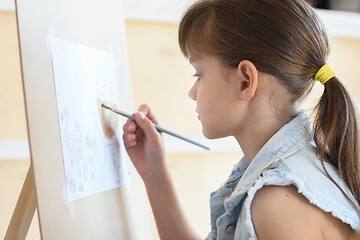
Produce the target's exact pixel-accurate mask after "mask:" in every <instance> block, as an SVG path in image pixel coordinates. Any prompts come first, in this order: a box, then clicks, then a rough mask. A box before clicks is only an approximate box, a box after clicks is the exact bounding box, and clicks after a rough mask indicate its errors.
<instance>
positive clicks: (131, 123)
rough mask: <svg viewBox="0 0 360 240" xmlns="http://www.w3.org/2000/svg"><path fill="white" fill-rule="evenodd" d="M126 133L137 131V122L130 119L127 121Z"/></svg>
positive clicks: (125, 125)
mask: <svg viewBox="0 0 360 240" xmlns="http://www.w3.org/2000/svg"><path fill="white" fill-rule="evenodd" d="M123 131H124V133H128V132H130V133H133V132H135V131H136V123H135V122H134V121H132V120H130V119H128V120H127V121H126V123H125V124H124V126H123Z"/></svg>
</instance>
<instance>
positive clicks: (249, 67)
mask: <svg viewBox="0 0 360 240" xmlns="http://www.w3.org/2000/svg"><path fill="white" fill-rule="evenodd" d="M237 70H238V74H239V76H240V86H239V88H240V89H239V92H240V96H241V99H242V100H245V101H249V100H251V99H252V98H253V97H254V95H255V92H256V89H257V87H258V80H259V75H258V70H257V69H256V67H255V65H254V64H253V63H252V62H250V61H248V60H243V61H241V62H240V63H239V65H238V69H237Z"/></svg>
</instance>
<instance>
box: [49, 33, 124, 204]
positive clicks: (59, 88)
mask: <svg viewBox="0 0 360 240" xmlns="http://www.w3.org/2000/svg"><path fill="white" fill-rule="evenodd" d="M51 51H52V60H53V71H54V80H55V90H56V99H57V107H58V116H59V126H60V135H61V144H62V152H63V160H64V171H65V180H66V186H67V191H68V198H69V199H68V200H69V201H73V200H76V199H79V198H82V197H86V196H90V195H92V194H96V193H99V192H103V191H106V190H110V189H113V188H116V187H118V186H120V185H121V184H123V183H124V182H125V181H126V174H125V167H124V159H123V157H122V154H123V150H122V145H121V142H120V141H121V137H119V136H121V132H119V131H121V128H118V127H117V125H119V123H118V119H112V120H111V122H108V119H107V121H104V120H103V119H104V116H100V115H101V114H100V113H99V109H98V99H99V98H101V99H103V100H104V101H107V102H112V103H118V92H117V84H116V72H115V65H114V58H113V55H112V54H111V53H108V52H104V51H101V50H97V49H94V48H89V47H86V46H82V45H79V44H75V43H71V42H68V41H65V40H62V39H58V38H55V37H52V39H51ZM110 117H111V116H110ZM105 118H107V116H105ZM105 120H106V119H105ZM104 124H105V125H106V129H110V130H111V131H108V132H107V133H106V132H104ZM109 132H110V133H111V134H109Z"/></svg>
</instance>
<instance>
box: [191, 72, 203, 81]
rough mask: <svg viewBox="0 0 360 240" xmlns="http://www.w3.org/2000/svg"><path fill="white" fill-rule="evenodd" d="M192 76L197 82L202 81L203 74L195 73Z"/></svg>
mask: <svg viewBox="0 0 360 240" xmlns="http://www.w3.org/2000/svg"><path fill="white" fill-rule="evenodd" d="M192 76H193V77H195V78H196V80H200V78H201V74H198V73H195V74H193V75H192Z"/></svg>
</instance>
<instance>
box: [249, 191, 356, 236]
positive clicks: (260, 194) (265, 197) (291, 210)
mask: <svg viewBox="0 0 360 240" xmlns="http://www.w3.org/2000/svg"><path fill="white" fill-rule="evenodd" d="M251 218H252V222H253V225H254V228H255V232H256V235H257V236H258V238H259V239H265V240H266V239H279V240H281V239H294V240H296V239H328V238H327V237H326V236H328V233H327V231H328V229H332V231H337V229H339V230H338V231H337V232H338V234H340V236H346V235H347V236H348V234H350V229H349V228H348V227H347V225H346V224H343V223H342V222H341V221H340V220H337V219H335V218H334V217H333V216H332V215H331V214H330V213H325V212H324V211H322V210H321V209H319V208H318V207H316V206H315V205H313V204H311V203H310V202H309V201H308V200H307V199H306V198H305V197H304V196H303V195H302V194H300V193H298V191H297V189H296V187H294V186H292V185H290V186H264V187H263V188H261V189H259V190H258V191H257V192H256V194H255V197H254V199H253V201H252V204H251ZM329 224H330V226H329ZM334 226H335V227H336V228H335V230H334V229H333V227H334ZM337 239H342V238H337ZM344 239H346V238H344Z"/></svg>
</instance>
